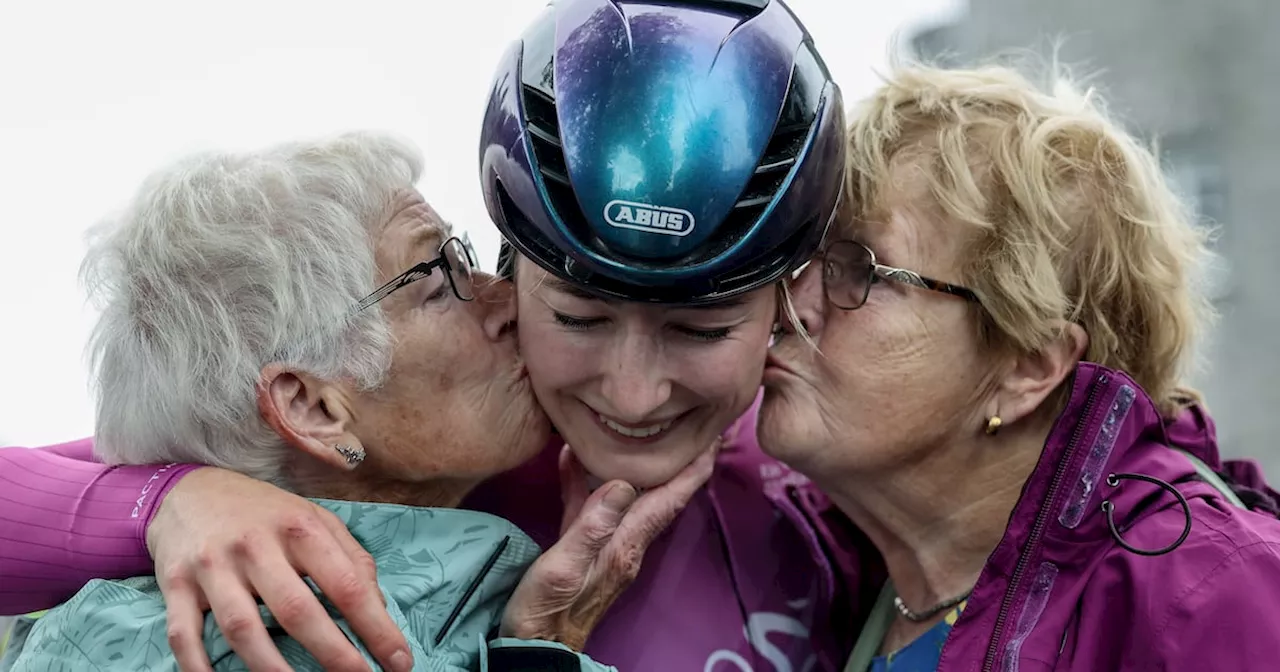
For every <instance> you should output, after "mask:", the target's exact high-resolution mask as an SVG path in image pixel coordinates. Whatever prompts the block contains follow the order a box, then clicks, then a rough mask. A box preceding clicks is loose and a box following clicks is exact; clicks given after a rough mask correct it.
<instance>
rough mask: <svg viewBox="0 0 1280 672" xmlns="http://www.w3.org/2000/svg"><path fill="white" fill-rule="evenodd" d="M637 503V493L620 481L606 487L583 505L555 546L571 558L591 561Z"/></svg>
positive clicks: (596, 492) (593, 494)
mask: <svg viewBox="0 0 1280 672" xmlns="http://www.w3.org/2000/svg"><path fill="white" fill-rule="evenodd" d="M635 501H636V489H635V488H633V487H631V485H630V484H628V483H626V482H623V481H614V482H612V483H607V484H605V485H604V487H601V488H600V489H598V490H596V491H595V492H594V493H592V494H591V496H590V497H589V498H588V499H587V501H586V503H584V504H583V505H582V510H581V512H580V513H579V514H578V517H577V519H576V520H574V521H573V522H572V523H570V524H569V528H568V530H566V531H565V534H564V536H563V537H561V539H560V541H559V542H557V544H556V545H557V546H560V545H563V548H564V549H565V550H566V551H569V552H571V553H572V554H573V555H575V556H578V557H581V558H584V559H586V560H588V561H589V560H590V559H591V558H594V557H596V556H597V555H599V554H600V551H601V550H602V549H603V548H604V546H605V544H607V543H609V539H611V538H612V537H613V533H614V532H615V531H617V529H618V526H619V525H621V524H622V520H623V517H624V516H625V515H626V513H627V511H628V510H630V508H631V505H632V504H634V503H635Z"/></svg>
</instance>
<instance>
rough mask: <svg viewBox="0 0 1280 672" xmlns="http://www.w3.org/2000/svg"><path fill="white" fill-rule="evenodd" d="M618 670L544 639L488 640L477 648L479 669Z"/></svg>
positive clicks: (487, 671)
mask: <svg viewBox="0 0 1280 672" xmlns="http://www.w3.org/2000/svg"><path fill="white" fill-rule="evenodd" d="M517 670H518V671H519V672H618V670H617V668H615V667H613V666H611V665H602V664H600V663H597V662H596V661H594V660H592V659H591V658H589V657H587V656H586V655H584V654H581V653H577V652H575V651H573V650H572V649H570V648H569V647H567V646H564V645H563V644H559V643H556V642H548V641H544V640H528V639H511V638H506V637H501V638H498V639H494V640H491V641H490V642H489V645H488V647H487V648H485V649H481V650H480V669H479V672H516V671H517Z"/></svg>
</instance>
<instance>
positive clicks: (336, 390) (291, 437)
mask: <svg viewBox="0 0 1280 672" xmlns="http://www.w3.org/2000/svg"><path fill="white" fill-rule="evenodd" d="M257 396H258V412H259V413H261V414H262V418H263V419H264V420H266V421H267V424H269V425H271V427H272V428H273V429H275V430H276V433H278V434H279V435H280V437H281V438H282V439H284V440H285V442H286V443H288V444H289V445H290V446H292V447H293V448H296V449H298V450H301V451H302V452H304V453H306V454H307V455H308V456H310V457H312V458H314V459H316V460H319V461H320V462H322V463H324V464H326V465H328V466H331V467H333V468H335V469H341V470H343V471H350V470H352V469H354V468H356V467H357V466H359V464H360V460H359V459H348V457H347V455H359V456H361V458H362V457H363V455H364V445H363V444H361V443H360V439H359V438H358V437H357V436H356V435H355V434H354V433H352V431H351V427H352V424H353V423H352V421H353V417H354V416H353V413H352V411H351V403H350V400H349V399H348V398H347V395H346V393H345V392H344V391H343V390H342V389H341V388H340V387H338V386H337V385H334V384H332V383H328V382H325V381H322V380H320V379H318V378H316V377H314V376H311V375H309V374H306V373H302V372H298V371H292V370H290V369H287V368H285V367H284V365H282V364H268V365H267V366H265V367H263V368H262V371H261V373H260V374H259V377H258V385H257ZM338 446H343V447H344V448H346V449H349V450H348V451H347V454H346V455H344V454H343V452H341V451H339V449H338ZM351 451H354V453H353V452H351Z"/></svg>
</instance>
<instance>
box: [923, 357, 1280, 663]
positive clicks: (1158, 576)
mask: <svg viewBox="0 0 1280 672" xmlns="http://www.w3.org/2000/svg"><path fill="white" fill-rule="evenodd" d="M1171 445H1172V446H1177V447H1178V448H1181V449H1183V450H1185V451H1188V452H1190V453H1192V454H1194V455H1195V456H1197V457H1198V458H1199V459H1201V460H1202V461H1203V462H1204V463H1205V464H1207V465H1208V466H1209V467H1210V468H1212V469H1214V470H1215V471H1222V472H1224V473H1226V474H1227V475H1229V476H1231V477H1233V480H1235V481H1237V483H1238V485H1239V489H1240V491H1241V492H1242V493H1243V495H1244V496H1245V498H1246V499H1247V500H1248V501H1249V502H1252V503H1254V504H1255V506H1257V507H1258V508H1259V509H1267V508H1270V509H1271V512H1266V511H1261V510H1260V511H1258V512H1254V511H1248V510H1245V509H1242V508H1240V507H1238V506H1235V505H1233V504H1231V503H1229V502H1228V501H1227V500H1226V499H1225V498H1224V497H1223V495H1222V494H1220V493H1219V491H1218V490H1217V489H1215V488H1214V487H1211V486H1210V485H1209V484H1208V483H1206V482H1205V481H1203V480H1201V479H1200V478H1198V477H1197V475H1196V471H1195V468H1194V467H1193V466H1192V463H1191V462H1190V461H1189V460H1188V459H1187V458H1186V457H1184V456H1183V455H1181V454H1179V453H1177V452H1175V451H1174V450H1170V448H1169V446H1171ZM1112 475H1115V476H1116V477H1119V478H1118V480H1116V479H1112V478H1111V477H1112ZM1137 476H1141V477H1147V478H1153V479H1158V480H1160V481H1162V482H1164V483H1167V484H1170V485H1171V486H1172V487H1173V488H1176V489H1177V491H1178V492H1179V493H1180V494H1181V495H1182V496H1183V497H1184V498H1185V500H1186V506H1185V507H1184V506H1183V504H1181V503H1180V501H1179V499H1178V498H1177V497H1176V496H1175V495H1174V494H1173V493H1172V492H1171V491H1169V490H1166V489H1163V488H1162V487H1161V486H1159V485H1157V484H1154V483H1152V482H1150V481H1146V480H1142V479H1139V478H1135V477H1137ZM1259 476H1260V475H1259V473H1258V472H1257V470H1256V466H1255V465H1253V463H1251V462H1244V461H1242V462H1233V463H1230V464H1228V465H1224V464H1223V463H1222V460H1221V459H1220V457H1219V455H1218V448H1217V443H1216V439H1215V436H1214V427H1213V423H1212V421H1211V420H1210V419H1209V418H1208V416H1206V415H1204V414H1203V412H1202V411H1200V410H1199V409H1198V408H1193V409H1190V410H1188V411H1187V412H1184V413H1183V414H1182V415H1181V416H1179V417H1178V418H1177V420H1175V421H1173V422H1165V421H1163V420H1162V419H1161V417H1160V416H1159V414H1158V413H1157V411H1156V408H1155V405H1154V404H1153V403H1152V401H1151V399H1150V398H1149V397H1147V395H1146V394H1145V393H1144V392H1143V391H1142V390H1141V389H1140V388H1139V387H1138V386H1137V385H1136V384H1135V383H1134V382H1133V380H1131V379H1130V378H1129V377H1128V376H1126V375H1124V374H1122V373H1117V372H1114V371H1110V370H1108V369H1105V368H1102V367H1099V366H1096V365H1092V364H1082V365H1081V366H1080V367H1079V369H1078V370H1077V372H1076V374H1075V378H1074V381H1073V387H1072V395H1071V400H1070V402H1069V403H1068V405H1067V407H1066V409H1065V410H1064V412H1063V413H1062V415H1061V416H1060V417H1059V419H1058V421H1057V424H1056V425H1055V426H1054V429H1053V432H1052V433H1051V434H1050V435H1049V439H1048V441H1047V442H1046V444H1045V450H1044V453H1043V455H1042V457H1041V458H1040V461H1039V463H1038V464H1037V465H1036V468H1035V471H1034V472H1033V473H1032V475H1031V477H1030V479H1028V481H1027V484H1026V486H1025V487H1024V488H1023V491H1022V497H1021V499H1020V500H1019V501H1018V504H1017V506H1016V507H1015V508H1014V510H1013V514H1012V515H1011V516H1010V520H1009V526H1008V528H1007V529H1006V531H1005V535H1004V538H1003V539H1002V540H1001V541H1000V544H999V545H998V546H997V547H996V549H995V551H994V552H993V553H992V554H991V557H990V558H989V559H988V561H987V565H986V567H985V568H984V569H983V571H982V575H981V577H980V578H979V579H978V584H977V586H976V587H975V589H974V592H973V595H972V597H971V598H970V599H969V601H968V604H967V606H966V607H965V610H964V612H963V614H962V615H961V616H960V619H959V620H958V621H957V622H956V624H955V626H954V629H953V630H952V631H951V635H950V637H949V638H948V640H947V642H946V644H945V645H944V647H943V650H942V659H941V663H940V665H939V667H938V672H959V671H961V670H964V671H966V672H969V671H978V670H982V671H983V672H986V671H989V670H1000V671H1013V672H1016V671H1018V670H1021V671H1022V672H1030V671H1031V670H1057V671H1071V672H1104V671H1108V670H1187V671H1188V672H1190V671H1191V670H1195V671H1197V672H1199V671H1202V670H1223V671H1226V670H1231V671H1233V672H1235V671H1241V670H1276V669H1280V521H1278V520H1277V519H1276V517H1275V514H1274V497H1275V494H1276V493H1274V492H1271V491H1270V490H1269V489H1268V488H1267V487H1266V486H1265V484H1263V483H1262V481H1261V479H1260V477H1259ZM1109 479H1110V480H1109ZM1113 483H1114V485H1113ZM1250 486H1251V487H1250ZM1104 505H1106V507H1107V508H1110V509H1111V511H1112V520H1113V524H1112V523H1109V522H1108V518H1107V514H1106V513H1105V509H1104ZM1188 525H1189V531H1188V533H1187V537H1186V539H1185V540H1184V541H1183V542H1182V543H1181V544H1178V545H1177V546H1176V548H1173V549H1172V550H1170V551H1169V552H1166V553H1162V554H1158V555H1143V554H1141V553H1139V552H1135V551H1145V552H1153V551H1159V550H1161V549H1163V548H1166V547H1169V546H1171V545H1173V544H1175V542H1177V540H1178V539H1179V537H1180V536H1181V535H1182V534H1183V532H1184V530H1186V529H1187V528H1188ZM1112 528H1114V530H1113V529H1112ZM1121 541H1123V543H1124V544H1127V545H1129V546H1130V547H1132V549H1133V550H1128V549H1126V548H1124V546H1123V545H1122V543H1121Z"/></svg>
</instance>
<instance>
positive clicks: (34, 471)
mask: <svg viewBox="0 0 1280 672" xmlns="http://www.w3.org/2000/svg"><path fill="white" fill-rule="evenodd" d="M92 450H93V443H92V440H91V439H83V440H81V441H74V442H71V443H66V444H62V445H58V446H50V447H48V448H44V449H38V450H33V449H28V448H0V614H21V613H26V612H31V611H37V610H40V609H46V608H48V607H51V606H54V605H55V604H58V603H59V602H62V601H64V600H66V599H67V598H69V597H70V596H71V595H72V594H74V593H75V592H76V591H77V590H79V589H80V588H81V587H82V586H83V585H84V584H85V583H87V582H88V581H89V580H90V579H94V578H123V577H128V576H135V575H140V574H150V573H151V571H152V565H151V556H150V554H148V553H147V547H146V539H145V532H146V526H147V524H148V523H149V522H150V520H151V516H152V515H153V514H154V513H155V510H156V507H157V505H158V504H159V502H160V501H161V500H162V499H163V498H164V496H165V495H166V494H167V493H168V491H169V489H170V488H171V487H173V485H174V484H175V483H177V482H178V480H179V479H180V478H181V477H182V476H183V475H185V474H186V473H188V472H189V471H191V469H193V468H195V467H194V466H192V465H168V466H156V465H151V466H130V467H108V466H106V465H103V464H101V463H98V462H94V461H92V459H93V456H92Z"/></svg>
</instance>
